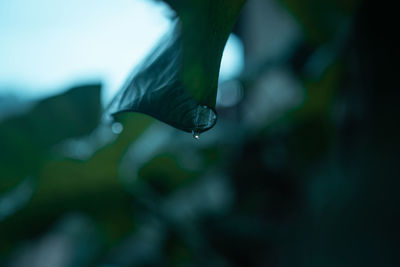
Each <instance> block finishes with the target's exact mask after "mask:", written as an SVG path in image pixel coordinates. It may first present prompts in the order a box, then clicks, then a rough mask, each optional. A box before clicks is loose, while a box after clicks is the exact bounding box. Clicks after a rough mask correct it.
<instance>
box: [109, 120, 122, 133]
mask: <svg viewBox="0 0 400 267" xmlns="http://www.w3.org/2000/svg"><path fill="white" fill-rule="evenodd" d="M123 129H124V126H123V125H122V124H121V123H119V122H114V123H113V124H112V126H111V130H112V132H113V133H114V134H120V133H121V132H122V130H123Z"/></svg>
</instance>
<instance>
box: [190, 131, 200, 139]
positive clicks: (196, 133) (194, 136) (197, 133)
mask: <svg viewBox="0 0 400 267" xmlns="http://www.w3.org/2000/svg"><path fill="white" fill-rule="evenodd" d="M192 133H193V138H194V139H196V140H199V138H200V133H199V132H196V131H192Z"/></svg>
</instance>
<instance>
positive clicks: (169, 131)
mask: <svg viewBox="0 0 400 267" xmlns="http://www.w3.org/2000/svg"><path fill="white" fill-rule="evenodd" d="M167 2H168V3H169V4H170V5H171V6H172V7H174V8H175V10H176V11H177V13H178V15H179V14H180V12H184V11H183V10H186V9H191V8H194V9H196V10H197V11H198V14H196V15H193V16H194V17H193V18H198V17H202V16H203V17H202V18H201V19H204V20H206V21H207V19H206V18H205V17H206V14H208V13H207V12H210V10H209V9H207V8H209V6H208V5H207V4H205V3H210V2H209V1H204V2H202V1H200V0H199V1H193V3H192V2H190V3H189V2H188V1H172V0H171V1H167ZM203 3H204V4H203ZM216 3H219V4H221V3H227V2H224V1H217V2H216ZM247 3H248V5H250V4H254V6H253V8H254V7H256V8H259V7H260V6H261V5H259V6H257V3H267V0H252V1H251V0H249V1H248V2H247ZM268 3H269V4H271V3H275V4H276V2H273V1H268ZM280 3H282V4H283V5H282V6H281V7H285V8H287V9H288V10H286V9H283V10H285V11H286V12H290V13H292V14H293V17H294V19H295V22H296V23H298V24H299V25H300V26H301V29H302V30H303V31H304V32H303V33H304V35H302V36H301V38H300V40H296V43H295V44H291V45H292V46H291V49H290V51H288V52H287V53H286V54H285V55H284V56H283V57H282V58H280V59H275V61H276V62H268V64H263V62H261V64H259V65H258V66H262V70H260V71H255V72H254V73H255V74H252V76H251V79H250V78H248V76H246V75H245V74H246V73H245V74H244V75H243V77H238V78H237V81H236V83H240V84H241V85H242V86H243V90H244V91H245V92H244V94H243V95H244V98H243V99H241V101H239V102H238V103H236V104H235V105H233V106H229V107H218V106H217V108H218V112H219V114H220V118H221V119H220V121H219V123H218V124H217V125H216V127H215V128H213V130H211V131H210V132H208V133H207V134H204V136H202V137H201V139H200V140H196V141H195V140H193V139H192V138H191V137H190V136H188V135H187V134H185V133H182V132H180V131H178V130H176V129H173V128H172V127H167V126H165V125H164V124H162V123H160V122H158V121H156V120H155V119H153V118H151V117H149V116H147V115H143V114H139V113H134V114H125V113H124V114H120V115H118V116H117V117H116V118H117V119H118V122H119V123H121V124H122V125H123V131H122V132H121V133H112V131H111V129H113V128H118V127H115V125H114V126H111V127H108V126H105V125H103V124H102V123H99V117H100V116H99V113H100V105H99V89H100V86H99V85H92V86H82V87H78V88H74V89H71V90H69V91H67V92H66V93H64V94H61V95H59V96H55V97H51V98H48V99H44V100H41V101H39V102H38V103H37V104H36V105H35V107H34V108H33V109H32V110H31V111H29V112H28V113H26V114H24V115H19V116H16V117H9V118H7V119H6V120H4V121H2V122H1V123H0V148H1V150H0V157H1V158H0V159H1V161H0V174H1V179H0V188H1V195H0V265H1V266H17V267H18V266H34V267H35V266H74V267H75V266H103V267H105V266H282V267H285V266H307V267H310V266H311V267H312V266H390V267H392V266H393V267H394V266H399V262H400V261H399V256H398V249H397V247H398V242H399V240H400V235H399V233H400V232H399V230H398V227H399V225H400V212H399V209H398V207H397V205H398V203H399V200H400V199H399V194H398V188H399V185H400V184H399V180H398V178H399V177H400V170H399V167H398V162H399V156H398V151H399V149H400V142H399V139H398V136H400V127H399V126H398V125H397V119H398V117H399V115H400V114H399V108H398V105H397V103H396V102H397V100H398V99H399V92H398V90H391V89H393V86H394V85H395V84H397V83H396V82H397V78H396V77H397V76H396V73H395V69H394V68H392V67H391V66H390V65H388V64H387V62H388V61H390V60H389V59H390V58H391V57H392V51H395V50H396V49H397V46H395V45H394V43H393V42H392V41H393V40H391V38H392V37H393V32H392V31H391V29H390V28H388V26H387V25H394V24H393V23H392V22H391V21H390V19H391V18H394V17H392V16H387V17H386V20H382V21H379V23H380V24H378V22H377V21H374V20H372V19H371V18H372V17H374V15H375V14H376V13H377V12H378V11H377V10H376V9H377V8H378V7H380V8H383V10H386V9H385V8H386V6H385V7H383V6H381V5H379V4H375V3H374V2H372V1H364V2H360V1H341V0H337V1H334V0H329V1H328V0H327V1H306V2H304V3H300V2H296V1H283V0H282V1H280ZM203 5H204V6H203ZM221 6H222V5H221ZM206 7H207V8H206ZM267 7H270V6H267ZM228 9H229V8H228V7H226V6H225V9H224V8H222V10H219V11H218V12H222V11H223V10H228ZM180 10H182V11H180ZM212 10H214V9H212ZM216 10H218V9H216ZM191 12H192V11H191ZM250 14H251V13H250ZM338 14H339V15H338ZM210 16H211V17H212V15H210ZM184 18H185V16H183V19H182V20H183V23H184V21H185V19H184ZM221 18H224V17H223V16H221ZM251 18H252V17H249V16H247V17H246V16H244V17H242V18H240V19H239V24H238V25H237V28H238V29H239V30H237V31H238V34H239V35H241V37H242V38H243V40H245V41H246V40H247V41H248V40H249V39H250V40H251V39H252V38H253V37H254V36H253V37H251V38H249V37H247V39H246V34H248V33H247V32H243V29H242V32H241V31H240V25H241V23H242V22H243V20H246V19H251ZM186 19H187V20H188V21H190V20H191V19H192V17H191V16H189V17H187V18H186ZM214 19H216V18H214ZM229 23H233V21H231V22H229ZM200 24H201V25H207V26H204V27H205V28H207V27H208V26H209V25H208V24H207V23H206V24H203V23H200ZM188 25H189V24H188ZM213 25H214V24H213ZM343 25H344V26H343ZM385 25H386V26H387V27H384V26H385ZM182 27H183V28H184V26H182ZM260 29H261V31H260V32H262V29H263V28H262V25H261V26H260ZM343 29H344V32H346V33H347V34H344V35H342V34H338V32H342V30H343ZM265 34H268V33H265ZM188 36H189V35H188ZM199 36H202V35H201V34H199ZM225 37H226V36H225ZM225 37H223V38H225ZM258 37H259V38H261V37H262V36H258ZM187 38H189V37H187ZM190 38H195V31H193V34H191V35H190ZM190 38H189V39H190ZM223 38H222V37H221V40H222V39H223ZM189 39H188V40H189ZM206 39H207V38H206ZM206 41H207V40H206ZM255 41H259V39H257V38H255ZM187 42H189V41H187ZM191 42H192V41H190V43H191ZM202 43H203V42H200V40H198V42H195V46H194V47H196V51H197V49H199V50H201V49H200V48H199V45H200V44H202ZM221 44H222V42H221ZM327 47H328V49H326V48H327ZM211 48H212V47H210V48H209V49H211ZM393 48H396V49H393ZM211 50H212V49H211ZM321 51H322V52H321ZM187 53H189V52H187ZM192 53H194V52H190V53H189V54H187V55H186V57H190V56H191V54H192ZM214 53H217V51H214ZM218 53H219V52H218ZM327 54H328V56H326V55H327ZM197 56H198V54H197V53H194V55H193V58H194V59H195V60H198V57H197ZM202 56H204V55H202ZM184 57H185V56H184ZM259 58H260V60H261V61H262V60H264V59H263V57H261V56H260V57H259ZM310 62H311V63H313V62H314V63H315V62H317V63H318V62H319V63H318V64H316V66H318V67H319V68H318V69H317V71H311V72H310V71H309V70H310V65H312V64H311V63H310ZM314 63H313V64H314ZM258 66H247V67H246V68H247V70H245V72H247V71H248V70H249V69H250V70H252V69H254V68H257V67H258ZM272 69H283V70H284V71H285V73H286V74H287V76H285V77H290V78H291V79H293V80H294V81H295V83H294V84H295V86H293V87H296V86H298V87H299V89H298V90H300V91H301V92H302V93H303V94H302V95H303V98H302V101H300V102H294V103H296V104H293V105H290V106H286V107H285V108H275V109H271V110H268V111H264V113H267V112H270V113H271V114H272V115H270V116H264V117H263V115H265V114H263V113H261V112H259V113H256V114H257V120H256V122H253V121H251V119H250V118H251V117H250V116H248V114H249V113H251V112H256V111H257V110H258V108H259V106H257V105H256V104H254V103H260V102H251V101H250V100H251V97H252V96H254V95H255V97H254V98H255V99H259V98H261V97H260V95H257V90H258V91H261V93H262V92H264V91H265V90H266V91H269V90H270V88H272V87H273V86H274V84H273V83H271V82H270V81H269V80H268V79H266V78H265V77H264V76H263V75H267V74H268V72H269V71H271V70H272ZM200 74H201V73H200ZM146 77H147V78H149V77H151V75H150V74H149V75H147V76H146ZM199 77H201V75H200V76H199ZM267 77H268V76H267ZM157 78H158V77H155V78H154V79H157ZM286 79H289V78H286ZM149 82H151V81H149ZM257 86H258V87H257ZM296 88H297V87H296ZM280 89H282V88H280ZM284 89H286V88H283V89H282V90H284ZM258 93H259V92H258ZM269 97H270V98H274V97H276V94H275V95H274V94H273V92H272V93H271V92H270V91H269V95H268V97H264V98H262V99H261V100H262V101H261V105H262V106H263V105H267V103H268V104H271V103H272V102H268V101H269V100H270V99H269ZM278 99H279V98H278ZM259 105H260V104H259ZM155 108H157V106H155ZM249 110H250V111H249ZM261 110H262V109H261ZM246 116H248V117H246ZM101 127H103V128H104V127H105V128H106V129H107V130H106V131H105V132H102V131H101V129H102V128H101ZM116 132H119V131H116ZM95 133H97V134H95ZM96 136H97V137H96ZM88 137H91V138H94V139H96V138H97V139H105V140H106V141H107V142H105V143H103V145H102V146H100V148H98V147H97V148H96V149H94V152H93V153H92V154H91V155H90V157H87V158H86V159H82V158H72V157H71V156H70V155H68V153H66V152H65V151H64V150H63V149H64V148H65V147H66V146H65V145H66V144H67V145H68V144H69V145H70V146H72V144H73V141H77V140H78V141H80V142H78V143H79V144H86V145H87V146H88V145H90V144H91V143H90V142H89V141H87V140H89V139H90V138H89V139H88ZM60 143H61V144H64V145H60ZM67 147H68V146H67ZM72 147H73V146H72ZM84 147H85V146H84V145H81V146H79V148H80V149H83V148H84ZM78 154H79V153H78ZM28 176H30V177H32V178H29V179H32V180H33V181H34V182H33V183H27V185H28V186H29V187H30V188H31V192H32V194H28V195H29V199H28V201H27V200H26V199H23V201H22V202H21V204H20V205H19V206H18V205H17V206H18V208H15V209H14V210H11V209H10V208H8V209H7V207H9V206H10V205H11V206H12V204H15V203H14V202H16V201H18V199H20V198H19V197H18V196H19V195H21V194H22V193H18V192H25V191H20V189H19V188H20V186H21V184H22V185H23V186H25V185H26V184H25V183H24V181H25V179H26V177H28ZM29 181H31V180H29ZM25 187H26V186H25ZM4 210H8V212H7V213H6V212H4ZM1 215H2V216H1Z"/></svg>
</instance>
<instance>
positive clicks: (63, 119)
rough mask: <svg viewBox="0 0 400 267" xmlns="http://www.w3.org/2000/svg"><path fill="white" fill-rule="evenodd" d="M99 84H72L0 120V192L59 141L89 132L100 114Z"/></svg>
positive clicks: (36, 164) (28, 171)
mask: <svg viewBox="0 0 400 267" xmlns="http://www.w3.org/2000/svg"><path fill="white" fill-rule="evenodd" d="M100 111H101V107H100V85H98V84H95V85H88V86H80V87H75V88H73V89H71V90H69V91H67V92H65V93H63V94H60V95H57V96H53V97H49V98H46V99H44V100H42V101H40V102H38V103H37V104H36V106H35V107H33V109H32V110H30V111H29V112H28V113H26V114H22V115H19V116H15V117H10V118H8V119H6V120H4V121H3V122H2V123H1V124H0V147H1V149H0V174H1V179H0V192H2V191H4V190H5V189H9V188H10V187H12V186H15V185H16V184H17V183H18V182H19V181H21V180H22V179H25V177H26V176H27V175H31V174H33V173H34V172H35V171H36V170H37V169H38V167H39V166H40V164H41V161H42V160H43V158H44V156H45V153H46V152H48V150H49V149H50V148H51V147H52V146H54V145H56V144H57V143H59V142H60V141H62V140H64V139H67V138H71V137H77V136H82V135H86V134H89V133H90V132H91V131H93V130H94V128H95V127H96V126H97V124H98V122H99V118H100Z"/></svg>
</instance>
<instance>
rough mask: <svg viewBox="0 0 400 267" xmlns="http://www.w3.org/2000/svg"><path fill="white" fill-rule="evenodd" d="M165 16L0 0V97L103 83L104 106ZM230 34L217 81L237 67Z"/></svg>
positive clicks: (159, 8)
mask: <svg viewBox="0 0 400 267" xmlns="http://www.w3.org/2000/svg"><path fill="white" fill-rule="evenodd" d="M170 14H171V11H170V10H169V9H168V7H167V6H166V5H164V4H162V2H155V1H154V2H153V1H149V0H84V1H81V0H68V1H65V0H1V1H0V95H1V94H5V93H10V92H11V93H13V94H16V95H18V96H22V97H24V98H25V97H26V98H39V97H44V96H48V95H52V94H55V93H57V92H60V90H64V89H66V88H67V87H68V86H72V85H75V84H80V83H82V82H90V81H101V82H103V84H104V90H103V101H108V100H109V99H110V98H111V97H112V95H114V94H115V93H116V91H117V90H118V89H119V88H120V86H121V85H122V84H123V82H124V80H125V78H127V76H128V74H129V73H130V72H131V71H132V69H133V67H134V66H135V65H137V64H138V63H139V62H140V60H142V59H143V58H144V57H145V56H146V54H147V53H148V52H149V51H150V50H151V48H152V47H153V45H155V43H156V42H157V40H158V39H159V38H160V37H161V36H162V35H163V34H164V33H165V32H166V31H167V30H168V28H169V27H170V22H169V19H168V16H169V15H170ZM242 50H243V48H242V46H241V43H240V41H239V40H238V39H237V38H235V37H234V36H233V37H232V36H231V37H230V40H229V42H228V45H227V49H225V52H224V57H223V62H222V66H221V78H222V79H227V78H230V77H232V76H234V75H236V74H237V73H238V72H240V70H241V68H243V51H242Z"/></svg>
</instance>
